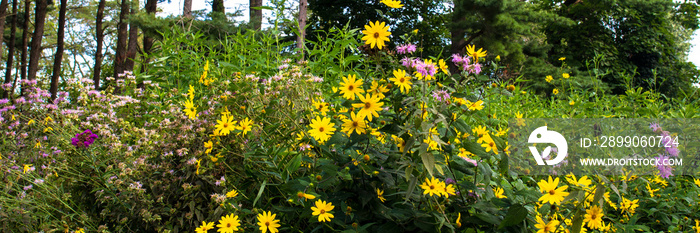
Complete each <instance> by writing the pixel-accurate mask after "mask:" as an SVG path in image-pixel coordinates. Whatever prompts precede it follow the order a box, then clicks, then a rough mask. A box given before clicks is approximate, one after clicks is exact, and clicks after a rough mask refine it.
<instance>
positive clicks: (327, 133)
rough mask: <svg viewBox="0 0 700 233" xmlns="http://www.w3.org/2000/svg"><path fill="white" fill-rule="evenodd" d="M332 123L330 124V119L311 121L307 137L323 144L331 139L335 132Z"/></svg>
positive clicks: (318, 118) (319, 118) (317, 118)
mask: <svg viewBox="0 0 700 233" xmlns="http://www.w3.org/2000/svg"><path fill="white" fill-rule="evenodd" d="M333 126H335V124H334V123H332V122H331V118H328V117H324V118H321V117H318V116H317V117H316V119H313V120H311V130H309V135H311V137H313V138H314V139H316V140H317V141H318V142H319V143H324V142H326V141H328V139H330V138H331V136H332V135H333V133H334V132H335V128H334V127H333Z"/></svg>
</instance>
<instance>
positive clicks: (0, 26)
mask: <svg viewBox="0 0 700 233" xmlns="http://www.w3.org/2000/svg"><path fill="white" fill-rule="evenodd" d="M6 17H7V0H2V1H0V32H3V34H4V32H5V18H6ZM3 39H5V36H4V35H3V36H0V54H2V41H3ZM0 59H2V57H0Z"/></svg>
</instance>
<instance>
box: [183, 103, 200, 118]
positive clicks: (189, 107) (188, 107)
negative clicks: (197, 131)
mask: <svg viewBox="0 0 700 233" xmlns="http://www.w3.org/2000/svg"><path fill="white" fill-rule="evenodd" d="M182 111H183V112H185V114H186V115H187V117H189V118H190V119H191V120H194V119H195V118H196V117H197V116H198V114H197V108H195V107H194V103H193V102H192V100H191V99H189V100H186V101H185V109H183V110H182Z"/></svg>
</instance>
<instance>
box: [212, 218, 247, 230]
mask: <svg viewBox="0 0 700 233" xmlns="http://www.w3.org/2000/svg"><path fill="white" fill-rule="evenodd" d="M240 225H241V222H240V221H239V220H238V216H236V215H233V214H229V215H226V216H221V219H220V220H219V224H217V225H216V227H218V228H219V230H217V232H220V233H232V232H234V231H238V230H239V229H238V226H240Z"/></svg>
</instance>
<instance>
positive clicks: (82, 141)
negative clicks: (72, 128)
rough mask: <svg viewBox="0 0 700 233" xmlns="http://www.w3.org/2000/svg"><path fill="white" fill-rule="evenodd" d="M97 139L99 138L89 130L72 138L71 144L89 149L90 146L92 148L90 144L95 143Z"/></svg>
mask: <svg viewBox="0 0 700 233" xmlns="http://www.w3.org/2000/svg"><path fill="white" fill-rule="evenodd" d="M97 138H98V136H97V135H95V134H93V133H92V131H90V130H89V129H88V130H85V131H84V132H82V133H79V134H76V135H75V137H74V138H71V143H73V145H74V146H76V147H78V148H80V147H84V148H87V147H88V146H90V144H92V143H93V142H95V139H97Z"/></svg>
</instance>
